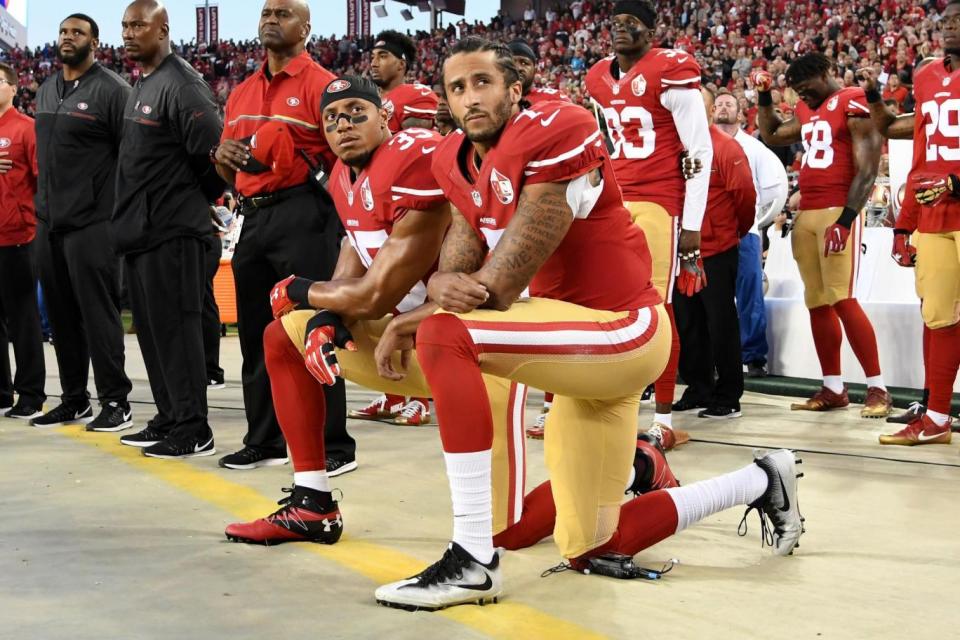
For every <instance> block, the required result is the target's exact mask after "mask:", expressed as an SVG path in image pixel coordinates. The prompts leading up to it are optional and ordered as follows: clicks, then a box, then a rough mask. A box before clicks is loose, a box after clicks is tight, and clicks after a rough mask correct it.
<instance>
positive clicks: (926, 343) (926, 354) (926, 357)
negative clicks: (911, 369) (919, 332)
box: [923, 324, 930, 389]
mask: <svg viewBox="0 0 960 640" xmlns="http://www.w3.org/2000/svg"><path fill="white" fill-rule="evenodd" d="M929 364H930V327H928V326H927V325H926V324H924V325H923V388H924V389H929V388H930V374H929V373H927V367H928V366H929Z"/></svg>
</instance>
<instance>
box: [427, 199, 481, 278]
mask: <svg viewBox="0 0 960 640" xmlns="http://www.w3.org/2000/svg"><path fill="white" fill-rule="evenodd" d="M486 253H487V252H486V251H485V250H484V247H483V244H482V243H481V242H480V238H478V237H477V234H476V232H475V231H474V230H473V227H471V226H470V223H469V222H467V220H466V218H464V217H463V214H461V213H460V212H459V211H457V210H455V209H454V210H453V217H452V219H451V223H450V228H449V229H448V230H447V236H446V238H444V240H443V247H442V248H441V250H440V265H439V268H438V270H439V271H453V272H459V273H473V272H474V271H476V270H477V269H479V268H480V266H481V265H482V264H483V259H484V257H486Z"/></svg>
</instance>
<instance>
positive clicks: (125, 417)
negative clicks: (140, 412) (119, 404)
mask: <svg viewBox="0 0 960 640" xmlns="http://www.w3.org/2000/svg"><path fill="white" fill-rule="evenodd" d="M132 417H133V411H130V412H129V413H125V414H123V421H124V422H126V421H127V420H129V419H130V418H132Z"/></svg>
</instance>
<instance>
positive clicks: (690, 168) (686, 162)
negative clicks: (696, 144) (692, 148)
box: [680, 150, 703, 180]
mask: <svg viewBox="0 0 960 640" xmlns="http://www.w3.org/2000/svg"><path fill="white" fill-rule="evenodd" d="M701 171H703V163H702V162H700V159H699V158H692V157H690V154H688V153H687V152H686V150H684V151H681V152H680V173H682V174H683V179H684V180H690V179H692V178H694V177H696V175H697V174H698V173H700V172H701Z"/></svg>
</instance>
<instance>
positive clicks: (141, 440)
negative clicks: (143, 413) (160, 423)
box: [120, 424, 167, 447]
mask: <svg viewBox="0 0 960 640" xmlns="http://www.w3.org/2000/svg"><path fill="white" fill-rule="evenodd" d="M166 437H167V432H166V431H161V430H160V429H157V428H156V427H152V426H150V425H149V424H148V425H147V428H146V429H144V430H142V431H138V432H136V433H131V434H129V435H126V436H123V437H122V438H120V444H125V445H127V446H130V447H152V446H153V445H155V444H157V443H159V442H163V441H164V440H165V439H166Z"/></svg>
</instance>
